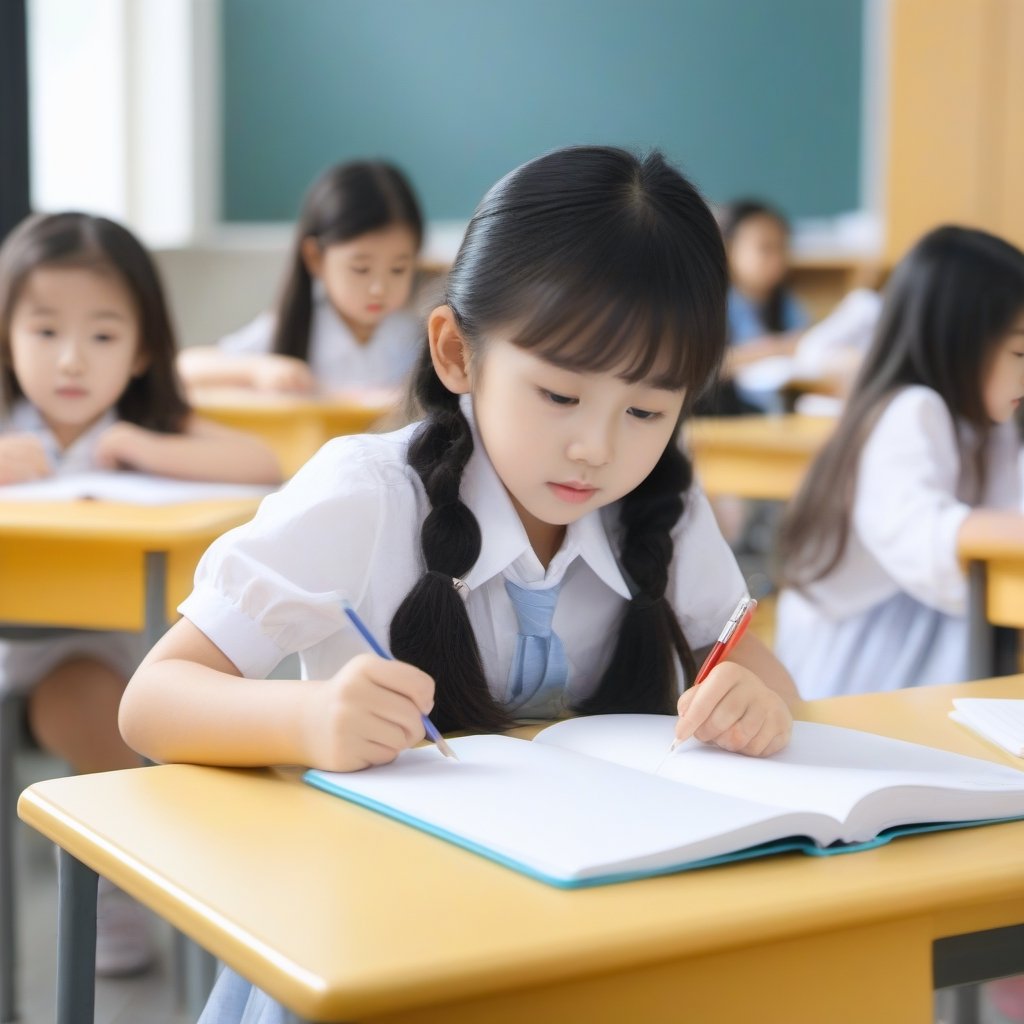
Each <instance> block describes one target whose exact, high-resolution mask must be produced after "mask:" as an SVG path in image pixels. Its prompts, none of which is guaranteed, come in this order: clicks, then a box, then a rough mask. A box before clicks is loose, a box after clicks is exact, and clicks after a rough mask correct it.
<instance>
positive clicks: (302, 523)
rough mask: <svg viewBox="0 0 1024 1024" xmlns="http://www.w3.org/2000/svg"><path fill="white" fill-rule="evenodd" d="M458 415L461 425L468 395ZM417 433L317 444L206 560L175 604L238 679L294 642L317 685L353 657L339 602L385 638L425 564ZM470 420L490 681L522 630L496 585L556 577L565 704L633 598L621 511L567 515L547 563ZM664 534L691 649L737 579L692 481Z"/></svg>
mask: <svg viewBox="0 0 1024 1024" xmlns="http://www.w3.org/2000/svg"><path fill="white" fill-rule="evenodd" d="M463 411H464V412H465V413H466V414H467V417H468V418H469V419H470V422H471V424H472V422H473V420H472V406H471V402H470V400H469V399H468V398H464V399H463ZM415 429H416V424H413V425H410V426H409V427H406V428H405V429H403V430H400V431H397V432H395V433H392V434H385V435H361V436H350V437H341V438H336V439H334V440H332V441H330V442H328V443H327V444H326V445H325V446H324V447H323V448H322V449H321V450H320V452H319V453H318V454H317V455H315V456H314V457H313V459H311V460H310V461H309V462H308V463H307V464H306V465H305V466H304V467H303V468H302V469H301V470H300V471H299V472H298V473H297V474H296V475H295V476H294V477H293V478H292V479H291V480H290V481H289V482H288V483H287V484H286V485H285V486H284V488H283V489H282V490H281V491H279V492H278V493H276V494H273V495H270V496H269V497H268V498H266V499H265V500H264V502H263V503H262V505H261V506H260V509H259V512H258V513H257V515H256V517H255V519H254V520H253V521H252V522H251V523H248V524H246V525H244V526H241V527H238V528H237V529H235V530H232V531H231V532H230V533H228V534H226V535H225V536H223V537H222V538H220V539H219V540H218V541H216V542H215V543H214V544H213V546H212V547H211V548H210V549H209V550H208V551H207V553H206V554H205V555H204V557H203V559H202V561H201V562H200V565H199V568H198V570H197V573H196V583H195V589H194V590H193V592H192V594H191V596H190V597H189V598H187V599H186V600H185V602H184V603H183V604H182V605H181V607H180V611H181V613H182V614H183V615H184V616H186V617H187V618H188V619H190V620H191V621H192V622H193V623H194V624H195V625H196V626H197V627H198V628H199V629H200V630H202V632H203V633H205V634H206V635H207V636H208V637H209V638H210V639H211V640H212V641H213V642H214V643H215V644H216V645H217V646H218V647H219V648H220V649H221V650H222V651H223V652H224V653H225V654H226V655H227V657H228V658H230V659H231V661H232V662H233V663H234V664H235V666H236V667H237V668H238V669H239V671H240V672H241V673H242V674H243V675H244V676H248V677H253V678H257V677H263V676H266V675H267V674H268V673H269V672H270V671H272V670H273V668H274V666H275V665H277V663H278V662H279V661H281V659H283V658H284V657H285V656H286V655H288V654H290V653H292V652H299V654H300V660H301V663H302V671H303V676H304V677H306V678H313V679H323V678H327V677H329V676H331V675H332V674H333V673H335V672H336V671H338V669H340V668H341V667H342V666H343V665H344V664H345V662H347V661H348V660H349V659H350V658H352V657H353V656H354V655H356V654H358V653H361V652H363V651H365V649H366V648H365V644H364V642H363V641H362V639H361V638H360V637H359V635H358V634H357V633H356V632H355V630H354V629H353V628H352V627H351V626H350V625H349V623H348V620H347V619H346V618H345V615H344V613H343V612H342V609H341V600H342V598H347V599H348V600H349V601H351V602H352V604H353V605H354V606H355V607H356V609H357V611H358V612H359V614H360V616H361V617H362V618H363V619H364V621H365V622H366V624H367V625H368V626H369V628H370V629H371V631H373V633H374V634H375V635H377V636H378V637H380V638H381V640H382V642H384V643H387V638H388V633H389V626H390V623H391V619H392V617H393V616H394V614H395V611H396V609H397V608H398V606H399V604H400V603H401V601H402V600H403V598H404V597H405V595H406V594H407V593H408V591H409V590H410V589H411V588H412V586H413V584H414V583H415V582H416V581H417V580H418V578H419V576H420V575H421V573H422V572H423V562H422V555H421V550H420V544H419V533H420V527H421V525H422V523H423V520H424V518H425V517H426V515H427V513H428V511H429V502H428V500H427V498H426V495H425V493H424V490H423V486H422V484H421V482H420V480H419V477H418V476H417V475H416V473H415V471H414V470H412V469H411V468H410V466H409V465H408V463H407V461H406V451H407V447H408V444H409V440H410V438H411V436H412V434H413V431H414V430H415ZM473 429H474V437H475V441H476V444H475V447H474V451H473V454H472V456H471V457H470V460H469V462H468V464H467V466H466V469H465V471H464V473H463V477H462V487H461V496H462V500H463V501H464V502H465V504H466V505H467V506H468V507H469V508H470V510H471V511H472V512H473V514H474V515H475V516H476V519H477V521H478V522H479V523H480V524H481V531H482V534H483V545H482V549H481V552H480V556H479V558H478V559H477V561H476V564H475V565H474V566H473V567H472V569H471V570H470V571H469V572H468V573H467V575H466V577H465V581H464V582H465V583H466V584H467V586H468V588H469V592H468V594H467V595H466V597H465V600H466V602H467V608H468V612H469V618H470V621H471V623H472V626H473V630H474V633H475V635H476V639H477V643H478V645H479V648H480V653H481V657H482V661H483V665H484V671H485V675H486V677H487V681H488V685H489V687H490V689H491V692H492V694H493V695H494V697H495V698H496V699H497V700H499V701H502V702H504V701H505V700H506V698H507V681H508V675H509V670H510V667H511V663H512V655H513V652H514V649H515V643H516V637H517V633H518V625H517V620H516V615H515V610H514V608H513V606H512V602H511V600H510V599H509V597H508V594H507V593H506V590H505V586H504V582H503V581H504V579H505V578H508V579H510V580H512V581H513V582H515V583H517V584H519V585H520V586H524V587H528V588H538V589H539V588H545V587H550V586H553V585H555V584H556V583H558V582H559V581H562V580H564V584H563V586H562V589H561V592H560V594H559V599H558V606H557V608H556V610H555V615H554V620H553V628H554V630H555V632H556V633H557V634H558V636H559V637H560V638H561V640H562V643H563V645H564V647H565V651H566V655H567V659H568V662H569V679H568V693H567V698H568V700H569V702H570V703H573V702H575V701H577V700H578V699H581V698H583V697H585V696H587V695H589V694H591V693H592V692H593V691H594V689H595V688H596V685H597V683H598V681H599V679H600V676H601V674H602V671H603V668H604V666H605V665H606V664H607V661H608V659H609V657H610V654H611V650H612V648H613V646H614V640H615V636H616V634H617V626H618V622H619V620H620V617H621V615H622V613H623V611H624V609H625V606H626V602H627V601H628V599H629V593H630V592H629V587H628V585H627V582H626V580H625V579H624V578H623V574H622V571H621V570H620V568H619V565H618V562H617V559H616V554H615V534H616V530H617V508H616V506H610V507H608V508H606V509H603V510H598V511H595V512H593V513H590V514H588V515H586V516H584V517H583V518H582V519H580V520H578V521H577V522H575V523H572V524H571V525H570V526H569V527H568V529H567V531H566V537H565V541H564V542H563V544H562V547H561V549H560V550H559V551H558V552H557V553H556V555H555V557H554V558H553V559H552V560H551V563H550V565H549V566H548V568H547V571H545V570H544V568H543V567H542V565H541V564H540V562H539V561H538V559H537V556H536V555H535V554H534V552H533V550H532V548H531V547H530V543H529V541H528V539H527V536H526V532H525V530H524V529H523V525H522V523H521V521H520V519H519V516H518V514H517V513H516V511H515V508H514V507H513V505H512V502H511V500H510V498H509V495H508V493H507V492H506V490H505V488H504V486H503V485H502V483H501V481H500V479H499V478H498V476H497V474H496V473H495V471H494V468H493V466H492V465H491V462H490V460H489V458H488V457H487V454H486V452H485V451H484V449H483V445H482V444H481V442H480V439H479V436H477V435H476V432H475V426H474V428H473ZM672 536H673V540H674V545H675V547H674V557H673V561H672V566H671V571H670V575H669V584H668V591H667V592H668V596H669V599H670V601H671V603H672V605H673V607H674V608H675V611H676V614H677V615H678V617H679V620H680V623H681V626H682V628H683V631H684V633H685V635H686V637H687V640H688V641H689V643H690V646H691V647H692V648H694V649H699V648H701V647H705V646H707V645H708V644H710V643H712V642H713V641H714V639H715V638H716V636H717V635H718V633H719V632H720V630H721V628H722V626H723V624H724V623H725V621H726V620H727V619H728V617H729V615H730V614H731V612H732V611H733V609H734V607H735V606H736V603H737V602H738V601H739V599H740V598H741V597H742V596H743V595H744V594H745V592H746V588H745V586H744V582H743V578H742V576H741V575H740V572H739V569H738V568H737V565H736V562H735V559H734V558H733V555H732V552H731V551H730V550H729V548H728V546H727V545H726V543H725V541H724V540H723V538H722V536H721V534H720V532H719V530H718V527H717V525H716V523H715V520H714V517H713V515H712V513H711V509H710V506H709V505H708V502H707V499H706V498H705V497H704V495H703V493H702V492H701V491H700V490H699V488H698V487H697V486H696V485H694V487H692V488H691V490H690V491H689V492H688V493H687V495H686V499H685V511H684V513H683V515H682V516H681V517H680V520H679V522H678V523H677V524H676V526H675V528H674V529H673V531H672Z"/></svg>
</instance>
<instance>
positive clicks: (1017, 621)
mask: <svg viewBox="0 0 1024 1024" xmlns="http://www.w3.org/2000/svg"><path fill="white" fill-rule="evenodd" d="M959 554H960V557H961V558H962V559H963V560H964V561H965V562H966V563H967V566H968V577H969V581H970V596H969V598H968V629H969V644H970V666H969V667H970V672H971V674H972V675H983V674H984V675H999V674H1007V673H1010V672H1014V671H1017V648H1018V644H1017V643H1016V642H1013V641H1015V640H1016V633H1017V631H1019V630H1022V629H1024V544H1011V543H1007V542H1006V541H1005V540H998V539H995V538H992V539H987V540H985V541H981V542H979V543H977V544H973V545H965V544H961V545H960V551H959ZM995 626H1004V627H1008V628H1009V629H1011V630H1013V631H1014V633H1012V634H1009V635H1006V634H1004V637H999V638H998V639H997V637H998V634H997V633H996V631H995V630H994V629H993V627H995Z"/></svg>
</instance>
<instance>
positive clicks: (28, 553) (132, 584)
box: [0, 498, 259, 643]
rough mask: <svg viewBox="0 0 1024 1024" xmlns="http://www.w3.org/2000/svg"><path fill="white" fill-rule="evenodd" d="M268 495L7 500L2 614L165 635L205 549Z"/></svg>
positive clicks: (0, 566)
mask: <svg viewBox="0 0 1024 1024" xmlns="http://www.w3.org/2000/svg"><path fill="white" fill-rule="evenodd" d="M258 504H259V499H257V498H231V499H227V500H216V501H198V502H190V503H187V504H179V505H162V506H148V505H147V506H143V505H126V504H121V503H117V502H107V501H61V502H56V501H54V502H20V501H9V502H0V578H2V579H3V581H4V585H3V587H0V623H3V624H4V625H9V624H12V623H16V624H20V625H28V626H58V627H76V628H82V629H125V630H136V631H138V630H141V631H143V632H145V633H146V636H147V640H148V641H149V642H151V643H152V642H155V641H156V640H157V639H158V638H159V636H160V635H161V634H162V633H163V631H164V630H165V629H166V628H167V624H168V623H169V622H170V621H172V620H173V619H174V618H176V617H177V613H176V612H175V610H174V609H175V608H176V607H177V605H178V604H179V603H180V602H181V601H182V600H183V599H184V598H185V597H186V596H187V595H188V594H189V592H190V591H191V589H192V575H193V573H194V572H195V567H196V563H197V562H198V561H199V556H200V555H201V554H202V553H203V551H205V550H206V548H207V547H209V545H210V544H211V543H212V542H213V541H214V540H216V538H217V537H219V536H220V535H221V534H222V533H224V532H225V531H226V530H229V529H231V528H232V527H233V526H237V525H239V524H240V523H244V522H246V521H247V520H248V519H250V518H252V515H253V513H254V512H255V511H256V507H257V505H258Z"/></svg>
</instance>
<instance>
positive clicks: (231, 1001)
mask: <svg viewBox="0 0 1024 1024" xmlns="http://www.w3.org/2000/svg"><path fill="white" fill-rule="evenodd" d="M294 1020H295V1018H294V1017H293V1016H292V1015H291V1014H290V1013H289V1011H288V1010H286V1009H285V1008H284V1007H283V1006H282V1005H281V1004H280V1003H277V1002H274V1000H273V999H271V998H270V996H268V995H267V994H266V992H263V991H261V990H260V989H258V988H256V986H255V985H253V984H252V983H251V982H248V981H246V980H245V978H243V977H242V976H241V975H239V974H235V972H234V971H233V970H231V968H230V967H225V968H224V969H223V970H222V971H221V972H220V974H219V975H218V976H217V982H216V984H215V985H214V986H213V991H212V992H211V993H210V998H209V999H208V1000H207V1002H206V1006H205V1008H204V1009H203V1013H202V1016H201V1017H200V1018H199V1021H198V1024H293V1022H294Z"/></svg>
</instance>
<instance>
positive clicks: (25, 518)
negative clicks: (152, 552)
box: [0, 498, 261, 547]
mask: <svg viewBox="0 0 1024 1024" xmlns="http://www.w3.org/2000/svg"><path fill="white" fill-rule="evenodd" d="M260 500H261V499H260V498H220V499H215V500H212V501H192V502H184V503H180V504H174V505H130V504H126V503H122V502H113V501H92V500H88V499H79V500H72V501H3V502H0V541H3V540H10V539H25V538H52V539H62V540H102V541H107V542H120V543H124V544H127V545H139V544H143V545H145V544H151V545H156V546H158V547H165V546H168V545H173V544H175V543H178V542H181V543H191V542H194V541H196V540H200V541H201V540H204V539H208V540H213V539H215V538H216V537H218V536H220V534H222V533H223V532H224V531H225V530H229V529H231V527H233V526H237V525H239V524H240V523H244V522H246V521H247V520H249V519H251V518H252V516H253V515H254V513H255V512H256V509H257V507H258V505H259V503H260Z"/></svg>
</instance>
